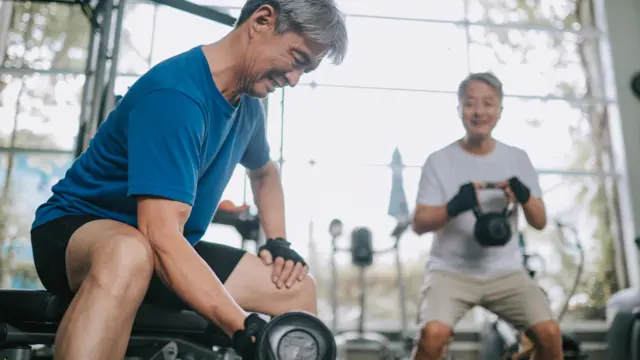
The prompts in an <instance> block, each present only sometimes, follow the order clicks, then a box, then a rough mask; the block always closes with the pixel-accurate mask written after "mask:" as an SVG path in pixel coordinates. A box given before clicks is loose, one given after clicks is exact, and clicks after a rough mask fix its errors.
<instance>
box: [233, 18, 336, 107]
mask: <svg viewBox="0 0 640 360" xmlns="http://www.w3.org/2000/svg"><path fill="white" fill-rule="evenodd" d="M276 20H277V13H276V12H275V11H274V9H273V8H272V7H271V6H269V5H263V6H261V7H260V8H259V9H258V10H256V11H255V12H254V13H253V15H252V16H251V17H250V18H249V19H248V21H247V24H245V25H243V26H249V34H250V36H251V42H250V43H249V47H248V49H247V56H246V58H245V63H244V66H243V81H242V87H243V88H244V89H245V91H246V92H247V94H248V95H250V96H254V97H260V98H262V97H265V96H267V95H268V94H269V93H271V92H273V91H274V90H275V89H277V88H280V87H284V86H287V85H288V86H295V85H296V84H297V83H298V81H299V80H300V77H301V76H302V74H304V73H308V72H311V71H313V70H315V69H316V68H317V67H318V65H319V64H320V61H321V59H322V57H323V54H324V53H325V51H326V49H325V47H323V46H321V45H319V44H317V43H315V42H313V41H311V40H310V39H308V38H307V37H305V36H304V35H302V34H299V33H297V32H294V31H287V32H284V33H278V32H277V31H276Z"/></svg>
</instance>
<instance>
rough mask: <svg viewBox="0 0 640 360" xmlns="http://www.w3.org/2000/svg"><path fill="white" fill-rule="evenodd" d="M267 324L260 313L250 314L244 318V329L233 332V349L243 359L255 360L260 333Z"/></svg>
mask: <svg viewBox="0 0 640 360" xmlns="http://www.w3.org/2000/svg"><path fill="white" fill-rule="evenodd" d="M266 325H267V322H266V321H264V320H263V319H262V318H261V317H260V316H259V315H258V314H250V315H249V316H247V317H246V318H245V319H244V329H242V330H238V331H236V332H234V333H233V336H232V337H231V342H232V343H233V349H234V350H235V351H236V353H237V354H238V355H240V356H241V357H242V359H243V360H254V359H255V358H256V356H255V354H256V349H257V348H258V345H259V342H258V340H259V339H260V334H261V333H262V330H263V329H264V327H265V326H266Z"/></svg>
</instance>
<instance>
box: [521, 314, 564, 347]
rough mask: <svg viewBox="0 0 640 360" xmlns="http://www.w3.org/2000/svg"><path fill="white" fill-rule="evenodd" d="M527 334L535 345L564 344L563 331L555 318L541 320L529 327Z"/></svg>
mask: <svg viewBox="0 0 640 360" xmlns="http://www.w3.org/2000/svg"><path fill="white" fill-rule="evenodd" d="M527 335H528V336H529V337H530V338H531V340H532V341H533V342H534V343H535V345H537V346H539V347H543V348H554V347H558V346H562V331H561V330H560V326H559V325H558V323H557V322H555V321H553V320H548V321H542V322H539V323H537V324H535V325H533V326H531V327H530V328H529V330H528V331H527Z"/></svg>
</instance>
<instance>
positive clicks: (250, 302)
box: [145, 241, 316, 315]
mask: <svg viewBox="0 0 640 360" xmlns="http://www.w3.org/2000/svg"><path fill="white" fill-rule="evenodd" d="M194 248H195V250H196V252H197V253H198V255H200V257H201V258H202V259H203V260H204V261H205V262H206V263H207V265H209V267H210V268H211V270H213V272H214V273H215V274H216V276H218V279H220V281H221V282H222V283H223V284H224V285H225V287H226V289H227V291H229V294H230V295H231V296H232V297H233V299H234V300H235V301H236V302H237V303H238V305H240V307H242V308H243V309H244V310H245V311H250V312H259V313H263V314H267V315H279V314H281V313H284V312H287V311H291V310H304V311H309V312H314V313H315V312H316V292H315V283H314V282H313V279H312V278H311V277H310V276H307V277H306V278H305V280H304V281H302V282H296V283H295V284H294V285H293V286H292V287H291V288H290V289H286V288H284V289H278V288H277V287H276V285H275V284H274V283H273V282H272V281H271V273H272V266H267V265H264V263H263V262H262V260H261V259H260V258H258V257H257V256H255V255H253V254H250V253H247V252H246V251H244V250H242V249H239V248H235V247H231V246H226V245H222V244H216V243H209V242H204V241H201V242H199V243H198V244H196V245H195V247H194ZM145 303H152V304H156V305H160V306H164V307H169V308H188V307H187V305H186V304H184V302H182V300H180V298H178V297H177V296H176V295H175V294H174V293H173V292H172V291H170V290H169V289H168V288H167V287H166V286H165V285H164V284H163V283H162V281H161V280H160V279H159V278H158V277H157V276H154V277H153V279H152V280H151V284H150V285H149V291H148V293H147V296H146V298H145Z"/></svg>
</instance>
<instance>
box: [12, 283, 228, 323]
mask: <svg viewBox="0 0 640 360" xmlns="http://www.w3.org/2000/svg"><path fill="white" fill-rule="evenodd" d="M68 305H69V302H68V300H66V299H63V298H61V297H59V296H56V295H53V294H51V293H49V292H46V291H39V290H0V322H7V323H12V322H13V323H54V324H55V323H58V322H59V321H60V320H61V319H62V315H63V314H64V312H65V310H66V309H67V306H68ZM136 330H150V331H154V332H168V333H176V332H187V333H205V332H208V333H211V332H216V330H214V328H213V326H212V325H211V324H210V323H209V322H208V321H207V320H205V319H204V318H203V317H202V316H200V315H198V314H197V313H195V312H193V311H186V310H182V311H180V310H169V309H164V308H159V307H155V306H153V305H142V306H141V307H140V309H139V310H138V313H137V315H136V319H135V322H134V326H133V331H134V332H135V331H136Z"/></svg>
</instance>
